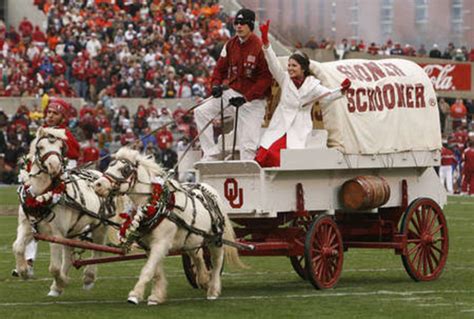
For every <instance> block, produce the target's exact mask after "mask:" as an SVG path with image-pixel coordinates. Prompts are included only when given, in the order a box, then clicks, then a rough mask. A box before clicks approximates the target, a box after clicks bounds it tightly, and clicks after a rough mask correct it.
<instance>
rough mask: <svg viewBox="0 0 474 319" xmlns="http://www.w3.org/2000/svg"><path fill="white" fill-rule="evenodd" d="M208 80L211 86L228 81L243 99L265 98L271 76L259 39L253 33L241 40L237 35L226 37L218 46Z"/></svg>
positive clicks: (268, 90)
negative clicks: (225, 40) (213, 66)
mask: <svg viewBox="0 0 474 319" xmlns="http://www.w3.org/2000/svg"><path fill="white" fill-rule="evenodd" d="M211 82H212V85H221V84H223V83H224V84H227V83H226V82H228V85H229V87H230V88H232V89H234V90H236V91H237V92H239V93H241V94H242V95H243V96H244V97H245V99H246V100H247V101H252V100H255V99H263V98H265V97H266V96H267V94H268V93H269V92H270V86H271V84H272V75H271V74H270V71H269V70H268V66H267V62H266V60H265V56H264V55H263V50H262V42H261V41H260V39H259V38H258V37H257V36H256V35H255V34H253V33H252V34H251V35H250V37H249V38H248V39H247V40H246V41H245V42H243V43H241V42H240V39H239V37H238V36H234V37H233V38H232V39H230V40H229V41H228V42H227V43H226V44H225V46H224V48H223V49H222V52H221V56H220V58H219V60H218V61H217V65H216V68H215V69H214V72H213V74H212V81H211Z"/></svg>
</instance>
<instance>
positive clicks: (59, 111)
mask: <svg viewBox="0 0 474 319" xmlns="http://www.w3.org/2000/svg"><path fill="white" fill-rule="evenodd" d="M71 107H72V106H70V105H69V104H68V103H67V102H66V101H64V100H62V99H59V98H50V100H49V102H48V106H46V109H45V110H44V114H45V122H44V127H53V128H60V129H64V131H65V133H66V137H67V140H66V145H67V152H66V157H67V158H68V159H69V161H68V168H72V167H75V166H76V164H77V160H78V159H79V157H80V155H81V148H80V146H79V143H78V142H77V140H76V138H75V137H74V135H72V133H71V131H69V130H68V129H67V124H68V120H69V113H70V108H71Z"/></svg>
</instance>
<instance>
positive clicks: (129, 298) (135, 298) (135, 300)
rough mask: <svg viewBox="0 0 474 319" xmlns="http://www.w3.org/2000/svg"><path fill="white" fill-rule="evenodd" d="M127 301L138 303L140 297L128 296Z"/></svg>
mask: <svg viewBox="0 0 474 319" xmlns="http://www.w3.org/2000/svg"><path fill="white" fill-rule="evenodd" d="M127 302H128V303H131V304H133V305H138V298H137V297H128V299H127Z"/></svg>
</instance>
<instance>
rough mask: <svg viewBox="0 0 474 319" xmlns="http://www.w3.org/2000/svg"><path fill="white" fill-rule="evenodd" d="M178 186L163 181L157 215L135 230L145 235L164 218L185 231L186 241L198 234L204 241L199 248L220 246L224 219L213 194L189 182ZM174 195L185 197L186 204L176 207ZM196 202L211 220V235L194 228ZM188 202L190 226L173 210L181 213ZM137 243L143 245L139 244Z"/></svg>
mask: <svg viewBox="0 0 474 319" xmlns="http://www.w3.org/2000/svg"><path fill="white" fill-rule="evenodd" d="M181 186H182V187H179V185H176V183H175V182H174V181H172V180H166V181H165V182H164V183H163V184H162V192H161V194H160V196H159V200H158V201H157V202H156V203H155V205H154V208H155V209H156V213H155V214H154V215H153V216H152V217H151V218H148V219H144V220H142V221H141V222H140V226H139V227H138V229H137V230H138V232H139V233H141V234H145V233H148V232H150V231H151V230H152V229H154V228H155V227H157V226H158V225H159V224H160V223H161V222H162V221H163V219H164V218H166V219H168V220H170V221H171V222H173V223H175V224H176V225H177V226H178V227H181V228H184V229H186V230H187V231H188V234H187V235H186V238H185V242H186V241H187V240H188V238H189V236H191V235H198V236H201V237H203V238H204V243H203V245H202V246H207V244H209V243H212V244H214V245H216V246H219V247H220V246H222V236H223V233H224V226H225V219H224V215H223V214H222V212H221V210H220V208H219V205H218V204H217V202H216V200H215V197H214V195H213V194H211V193H210V192H209V191H208V190H207V189H206V188H205V187H204V186H202V185H201V184H191V183H190V184H183V185H181ZM177 193H183V194H184V198H185V202H184V205H183V206H179V205H178V204H177V203H176V202H175V198H176V194H177ZM152 196H153V194H152ZM196 199H197V200H199V202H200V203H201V205H202V206H203V207H204V208H205V210H206V211H207V212H208V213H209V216H210V218H211V232H207V231H204V230H202V229H199V228H197V227H195V224H196V217H197V208H196ZM189 202H191V205H192V220H191V223H188V222H186V221H185V220H184V219H183V218H182V217H181V216H180V215H179V214H177V213H176V212H175V211H174V209H177V210H179V211H181V212H183V213H184V212H185V211H186V208H187V207H188V203H189ZM138 243H139V244H140V245H141V246H143V243H142V242H141V241H140V242H138ZM144 248H147V247H144ZM196 248H198V247H196ZM196 248H193V249H196Z"/></svg>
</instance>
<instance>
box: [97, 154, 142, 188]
mask: <svg viewBox="0 0 474 319" xmlns="http://www.w3.org/2000/svg"><path fill="white" fill-rule="evenodd" d="M119 162H121V163H123V164H125V165H124V166H123V167H121V168H119V172H120V174H121V175H122V176H121V177H119V176H115V175H113V174H111V173H109V172H107V171H106V172H104V175H103V177H104V178H105V179H106V180H108V181H109V182H110V184H111V185H112V189H111V192H112V193H120V194H125V193H128V192H129V191H130V190H131V189H132V188H133V186H135V183H136V182H137V169H138V165H137V164H136V163H133V162H132V161H130V160H128V159H125V158H118V159H115V160H113V161H112V162H110V164H109V168H110V167H112V166H114V165H116V164H117V163H119ZM125 183H127V184H128V188H127V190H126V191H124V192H120V186H121V185H122V184H125Z"/></svg>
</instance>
